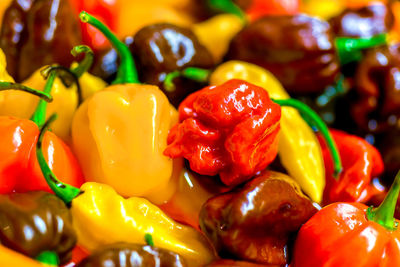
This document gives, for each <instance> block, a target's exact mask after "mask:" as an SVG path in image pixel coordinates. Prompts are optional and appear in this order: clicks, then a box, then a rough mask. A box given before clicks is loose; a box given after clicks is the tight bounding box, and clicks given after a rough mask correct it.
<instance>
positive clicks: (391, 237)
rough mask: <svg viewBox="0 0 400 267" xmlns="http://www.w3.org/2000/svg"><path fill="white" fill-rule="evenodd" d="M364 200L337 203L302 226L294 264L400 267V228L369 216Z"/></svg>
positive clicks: (299, 266) (338, 266)
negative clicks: (373, 219)
mask: <svg viewBox="0 0 400 267" xmlns="http://www.w3.org/2000/svg"><path fill="white" fill-rule="evenodd" d="M367 208H368V207H367V206H366V205H364V204H361V203H333V204H331V205H328V206H326V207H324V208H323V209H322V210H320V211H319V212H318V213H317V214H315V215H314V216H313V217H311V219H310V220H309V221H307V222H306V223H305V224H304V225H303V226H302V227H301V229H300V231H299V234H298V235H297V239H296V242H295V247H294V257H293V263H292V266H293V267H310V266H312V267H322V266H323V267H348V266H358V267H378V266H379V267H389V266H400V231H399V229H398V228H397V229H395V230H393V231H391V230H388V229H386V228H385V227H383V226H381V225H380V224H378V223H376V222H373V221H369V220H368V219H367V218H366V210H367Z"/></svg>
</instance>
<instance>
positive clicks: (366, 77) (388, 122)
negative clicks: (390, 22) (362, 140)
mask: <svg viewBox="0 0 400 267" xmlns="http://www.w3.org/2000/svg"><path fill="white" fill-rule="evenodd" d="M355 89H356V100H355V101H354V104H353V105H352V106H351V109H350V111H351V115H352V117H353V119H354V121H355V122H356V124H357V126H358V127H360V128H361V129H362V130H364V131H366V132H373V133H383V132H388V131H390V130H391V129H393V128H396V127H397V128H398V123H399V117H400V43H396V44H392V45H389V46H381V47H377V48H374V49H371V50H369V51H368V52H367V53H366V55H365V56H364V58H363V60H362V61H361V62H360V64H359V66H358V68H357V71H356V76H355ZM396 125H397V126H396Z"/></svg>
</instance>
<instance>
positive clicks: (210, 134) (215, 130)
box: [164, 80, 281, 186]
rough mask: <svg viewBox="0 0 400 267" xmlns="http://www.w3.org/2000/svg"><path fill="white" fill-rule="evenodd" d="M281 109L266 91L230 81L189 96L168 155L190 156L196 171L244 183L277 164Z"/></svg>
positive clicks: (227, 181)
mask: <svg viewBox="0 0 400 267" xmlns="http://www.w3.org/2000/svg"><path fill="white" fill-rule="evenodd" d="M280 117H281V108H280V106H279V105H277V104H275V103H274V102H272V101H271V99H270V98H269V96H268V93H267V91H266V90H265V89H263V88H261V87H258V86H255V85H252V84H250V83H247V82H245V81H242V80H230V81H228V82H226V83H224V84H222V85H219V86H209V87H206V88H204V89H202V90H200V91H197V92H195V93H193V94H191V95H189V96H188V97H187V98H186V99H185V100H184V101H183V102H182V103H181V105H180V106H179V119H180V123H178V124H177V125H175V126H174V127H173V128H172V129H171V131H170V133H169V135H168V140H167V143H168V147H167V148H166V150H165V151H164V154H165V155H167V156H169V157H171V158H177V157H184V158H186V159H187V160H189V163H190V167H191V169H192V170H193V171H195V172H197V173H200V174H203V175H211V176H212V175H217V174H219V175H220V179H221V181H222V182H223V183H224V184H225V185H227V186H234V185H237V184H240V183H242V182H244V181H246V180H248V179H249V178H251V177H252V176H254V175H255V174H256V173H257V172H258V171H261V170H263V169H265V168H266V167H267V166H268V164H269V163H271V162H272V161H273V160H274V158H275V156H276V154H277V150H278V132H279V129H280V125H279V121H280Z"/></svg>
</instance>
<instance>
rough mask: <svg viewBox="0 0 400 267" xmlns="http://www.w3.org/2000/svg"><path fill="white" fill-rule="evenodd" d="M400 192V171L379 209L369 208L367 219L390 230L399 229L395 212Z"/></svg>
mask: <svg viewBox="0 0 400 267" xmlns="http://www.w3.org/2000/svg"><path fill="white" fill-rule="evenodd" d="M399 192H400V171H399V172H398V173H397V175H396V178H395V179H394V182H393V184H392V187H391V188H390V190H389V193H388V194H387V195H386V197H385V199H384V200H383V202H382V203H381V205H379V207H377V208H372V207H370V208H368V210H367V218H368V220H370V221H374V222H376V223H379V224H380V225H382V226H384V227H385V228H387V229H389V230H394V229H395V228H397V224H396V220H395V219H394V212H395V209H396V204H397V198H398V196H399Z"/></svg>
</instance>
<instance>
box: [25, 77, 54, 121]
mask: <svg viewBox="0 0 400 267" xmlns="http://www.w3.org/2000/svg"><path fill="white" fill-rule="evenodd" d="M56 76H57V71H50V75H49V77H48V79H47V82H46V85H45V87H44V90H43V92H45V93H46V94H50V92H51V89H52V88H53V83H54V80H55V79H56ZM46 109H47V102H46V101H44V100H42V99H41V100H40V101H39V104H38V105H37V107H36V110H35V112H34V113H33V114H32V117H31V121H33V122H34V123H36V125H37V126H38V127H39V128H41V127H42V126H43V124H44V122H45V120H46Z"/></svg>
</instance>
